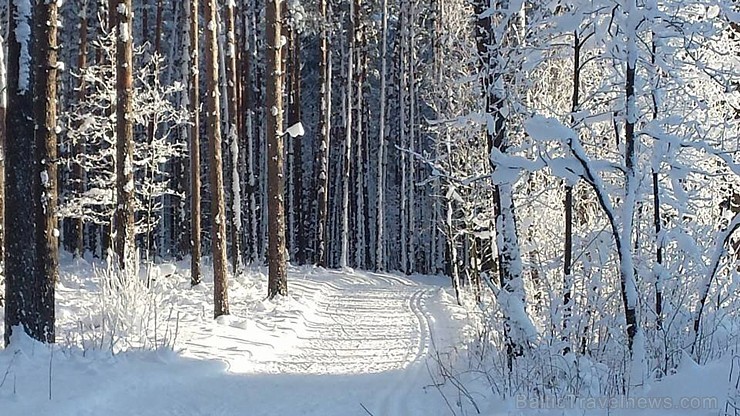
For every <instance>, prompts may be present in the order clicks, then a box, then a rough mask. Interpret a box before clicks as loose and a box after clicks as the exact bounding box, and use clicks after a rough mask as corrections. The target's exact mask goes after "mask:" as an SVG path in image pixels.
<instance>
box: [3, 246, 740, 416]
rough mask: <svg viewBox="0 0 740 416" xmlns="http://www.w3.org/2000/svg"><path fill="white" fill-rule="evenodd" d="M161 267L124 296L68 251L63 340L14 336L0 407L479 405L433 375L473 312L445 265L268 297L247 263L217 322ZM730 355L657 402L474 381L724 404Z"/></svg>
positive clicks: (300, 411)
mask: <svg viewBox="0 0 740 416" xmlns="http://www.w3.org/2000/svg"><path fill="white" fill-rule="evenodd" d="M155 275H156V276H157V281H156V288H157V289H156V290H155V292H156V293H157V294H158V295H157V296H156V297H154V298H151V299H149V300H143V299H141V296H144V295H142V293H144V292H141V293H135V296H133V297H127V298H125V299H123V300H121V302H120V303H115V302H112V301H111V298H106V297H105V296H103V295H101V293H100V290H99V289H98V288H99V285H98V281H97V280H96V278H95V277H94V273H92V269H91V267H90V265H89V264H87V263H85V262H79V261H72V260H70V259H66V260H65V261H64V267H63V273H62V275H61V277H60V284H59V286H58V290H57V319H58V326H57V339H58V344H57V346H55V347H54V348H53V349H50V348H49V347H47V346H44V345H41V344H38V343H35V342H33V341H31V340H29V339H27V338H25V337H18V338H17V339H15V340H14V344H13V345H12V347H11V348H10V349H7V350H0V415H2V416H6V415H8V416H15V415H18V416H21V415H31V416H35V415H59V416H68V415H91V416H92V415H96V416H97V415H106V416H109V415H110V416H115V415H157V416H160V415H283V416H291V415H321V416H334V415H337V416H339V415H342V416H344V415H367V414H371V415H375V416H413V415H450V414H460V415H462V414H475V412H474V411H473V409H472V407H471V406H469V405H466V403H467V402H468V400H467V399H465V398H464V397H462V396H460V395H459V393H460V392H459V391H458V390H457V389H455V388H454V386H452V385H451V383H449V382H448V383H447V384H446V385H444V386H439V388H438V386H435V385H434V382H435V381H438V380H441V379H442V378H441V377H439V375H438V373H437V371H438V369H437V365H436V361H435V360H434V359H433V358H432V357H433V356H436V352H437V351H446V350H449V349H450V348H451V347H453V346H455V345H457V344H459V343H460V340H461V334H462V332H463V329H464V322H465V321H466V311H465V310H464V309H463V308H460V307H457V306H456V305H454V298H453V297H452V296H451V290H450V289H449V288H448V286H449V284H448V280H447V279H445V278H439V277H426V276H424V277H422V276H415V277H406V276H400V275H395V274H374V273H365V272H353V271H327V270H323V269H316V268H309V267H306V268H292V269H291V270H290V273H289V288H290V295H289V296H288V297H285V298H281V299H278V300H276V301H274V302H273V301H267V300H265V299H264V294H265V293H266V287H265V286H266V280H267V278H266V276H265V275H264V272H263V271H260V270H252V271H249V272H246V273H244V274H242V275H240V276H237V277H236V278H234V279H232V281H231V284H230V300H231V315H230V316H225V317H221V318H219V319H217V320H213V319H211V313H212V309H211V306H210V305H211V296H212V295H211V288H212V287H211V284H210V282H209V281H208V280H206V282H204V283H203V284H202V285H201V286H200V287H197V288H195V289H192V288H190V285H189V282H188V279H187V277H186V276H187V269H186V267H185V264H180V265H178V266H177V267H162V268H160V269H157V270H156V271H155ZM137 296H139V298H137ZM106 308H107V309H108V311H107V313H106V311H104V309H106ZM111 311H117V312H116V313H111ZM155 312H156V313H155ZM126 313H128V315H127V316H126V318H125V319H121V321H120V322H119V321H115V320H113V319H112V317H115V316H119V317H121V316H123V315H125V314H126ZM142 316H146V317H148V318H149V321H148V322H149V323H148V324H146V325H145V324H141V325H136V322H133V321H135V320H136V319H134V318H136V317H142ZM103 317H106V319H104V318H103ZM137 331H138V332H137ZM0 332H1V330H0ZM123 333H126V334H127V335H128V336H127V337H126V339H125V340H124V339H123V338H121V337H120V335H122V334H123ZM142 345H147V346H148V347H147V348H139V347H141V346H142ZM172 345H174V348H170V347H169V346H172ZM156 346H159V347H160V348H159V349H154V348H153V347H156ZM112 351H113V352H115V354H113V353H112ZM729 363H730V361H728V360H726V361H723V362H718V363H714V364H711V365H708V366H705V367H699V366H695V365H687V366H685V367H684V368H682V369H681V371H680V372H679V373H678V374H676V375H674V376H670V377H667V378H665V379H664V380H663V381H661V382H659V383H657V382H656V383H652V384H651V386H650V387H649V388H643V389H640V391H639V392H637V393H636V395H633V398H637V397H645V398H649V399H650V400H651V401H650V402H647V401H645V402H638V401H634V399H633V401H622V402H619V401H611V402H609V401H602V402H599V401H596V400H594V401H593V402H592V401H582V402H578V403H573V404H572V406H567V407H565V408H563V407H560V406H562V403H559V404H556V403H551V404H550V408H546V409H533V408H528V405H529V403H528V402H525V401H523V398H521V397H520V398H509V399H506V400H503V399H500V398H492V397H491V396H492V395H491V394H490V387H487V384H486V382H487V381H486V380H478V382H477V383H476V382H474V381H473V382H472V384H470V385H468V386H467V387H466V388H467V392H468V393H469V394H471V395H472V398H473V399H474V400H475V401H476V403H477V404H478V406H479V407H480V410H481V412H482V414H484V415H527V416H530V415H548V416H549V415H552V416H555V415H607V414H609V415H633V414H636V415H686V416H688V415H717V414H723V413H721V412H720V410H721V411H724V408H725V401H726V398H727V396H728V391H729V390H728V375H729ZM736 371H737V372H740V370H736ZM487 390H488V391H487ZM440 391H442V392H444V393H445V396H444V397H443V396H442V394H440ZM712 397H714V398H715V399H716V400H715V401H713V402H712V401H710V400H708V399H707V400H705V401H704V402H703V403H701V405H697V402H688V401H687V402H682V401H681V400H682V399H683V398H689V399H692V398H699V399H702V398H712ZM697 400H698V399H697ZM458 403H463V405H464V407H465V408H466V409H467V412H466V413H463V411H462V410H461V409H460V408H459V407H458ZM565 403H567V401H566V402H565ZM451 409H452V410H451ZM453 411H454V413H453Z"/></svg>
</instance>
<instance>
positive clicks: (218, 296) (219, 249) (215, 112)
mask: <svg viewBox="0 0 740 416" xmlns="http://www.w3.org/2000/svg"><path fill="white" fill-rule="evenodd" d="M217 11H218V4H217V1H216V0H206V3H205V18H206V28H205V29H206V30H205V32H206V43H205V49H206V61H205V65H206V91H207V99H206V110H207V112H208V114H207V126H206V133H207V135H208V144H209V146H208V147H209V149H210V156H211V157H210V162H211V164H210V166H209V169H210V185H211V187H210V189H211V224H212V230H211V231H212V232H211V235H212V236H213V238H212V241H211V245H212V246H213V247H212V248H213V316H214V317H215V318H217V317H219V316H221V315H228V314H229V298H228V282H227V278H228V270H227V269H228V267H227V260H226V207H225V201H224V176H223V157H222V151H221V141H222V137H221V107H220V105H221V103H220V95H221V94H220V92H219V87H218V74H219V56H218V33H217V32H218V24H217V21H218V17H217Z"/></svg>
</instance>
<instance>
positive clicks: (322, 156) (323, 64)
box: [316, 0, 331, 267]
mask: <svg viewBox="0 0 740 416" xmlns="http://www.w3.org/2000/svg"><path fill="white" fill-rule="evenodd" d="M326 3H327V1H326V0H320V3H319V11H320V13H321V39H320V46H319V48H320V57H319V77H320V83H321V86H320V87H319V94H320V101H321V108H320V109H319V138H318V143H319V147H318V152H317V154H316V165H317V166H316V168H317V170H318V174H317V175H316V201H317V202H316V205H317V206H316V222H317V227H318V229H317V230H316V264H317V265H319V266H321V267H327V266H328V260H327V257H328V256H327V247H326V244H327V241H326V240H327V236H328V232H327V231H328V230H327V226H328V225H329V149H330V147H331V141H330V139H331V56H330V54H329V32H328V29H327V26H328V24H329V22H328V21H327V18H328V15H327V4H326Z"/></svg>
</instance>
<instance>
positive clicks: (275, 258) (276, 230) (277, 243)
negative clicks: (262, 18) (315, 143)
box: [265, 0, 288, 299]
mask: <svg viewBox="0 0 740 416" xmlns="http://www.w3.org/2000/svg"><path fill="white" fill-rule="evenodd" d="M282 4H283V1H282V0H268V1H267V14H266V17H267V44H266V47H267V53H266V58H267V59H266V68H267V71H268V74H267V77H266V81H267V89H266V92H267V97H266V101H265V102H266V104H267V157H268V160H267V183H268V191H267V192H268V193H267V197H268V198H269V204H268V223H269V237H268V246H269V249H268V259H269V264H268V266H269V282H268V293H267V295H268V297H269V298H270V299H272V298H274V297H275V296H277V295H282V296H285V295H287V294H288V278H287V258H286V249H285V208H284V201H283V198H284V195H285V192H284V189H285V183H284V181H285V179H284V176H283V172H284V163H283V132H282V129H283V128H282V127H283V94H282V92H283V75H282V71H281V68H280V67H281V63H282V45H281V39H282V36H281V31H282V24H281V20H280V12H281V10H282Z"/></svg>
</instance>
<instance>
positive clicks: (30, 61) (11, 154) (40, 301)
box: [5, 1, 59, 344]
mask: <svg viewBox="0 0 740 416" xmlns="http://www.w3.org/2000/svg"><path fill="white" fill-rule="evenodd" d="M32 5H33V6H35V7H32ZM10 15H11V16H13V18H11V19H10V28H9V29H10V30H9V34H10V36H9V42H8V113H7V117H8V118H7V120H8V131H7V132H8V136H7V148H6V150H7V152H6V156H7V158H6V169H7V171H6V172H7V175H8V176H7V181H6V194H5V196H6V215H7V218H8V220H7V222H6V224H7V227H8V228H7V231H8V233H7V234H6V237H7V240H6V253H5V259H6V271H5V272H6V282H5V295H6V304H5V343H6V344H7V343H8V342H10V337H11V335H12V331H13V328H14V327H15V326H17V325H21V326H23V327H24V329H25V331H26V332H27V333H28V334H29V335H30V336H31V337H32V338H34V339H36V340H39V341H42V342H46V343H52V342H54V334H55V331H54V322H55V316H54V284H55V282H56V278H57V274H58V261H57V244H58V242H57V239H58V237H59V231H58V229H57V217H56V207H57V183H56V180H57V174H56V170H57V165H56V160H57V148H56V146H57V138H56V134H57V133H56V131H57V126H56V99H57V97H56V91H57V90H56V88H57V87H56V82H57V80H56V76H57V70H58V64H57V51H58V46H57V25H56V24H49V22H57V21H58V9H57V2H43V4H33V3H32V2H31V1H15V2H13V3H12V4H11V5H10ZM29 196H30V200H29ZM29 208H30V213H31V215H29Z"/></svg>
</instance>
